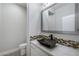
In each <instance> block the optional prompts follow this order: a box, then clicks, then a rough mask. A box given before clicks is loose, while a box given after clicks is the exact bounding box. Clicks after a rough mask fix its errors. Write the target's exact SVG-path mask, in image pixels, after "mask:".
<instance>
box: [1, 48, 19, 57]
mask: <svg viewBox="0 0 79 59" xmlns="http://www.w3.org/2000/svg"><path fill="white" fill-rule="evenodd" d="M17 55H18V56H19V55H20V48H14V49H11V50H8V51H4V52H1V53H0V56H17Z"/></svg>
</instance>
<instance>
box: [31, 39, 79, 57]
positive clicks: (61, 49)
mask: <svg viewBox="0 0 79 59" xmlns="http://www.w3.org/2000/svg"><path fill="white" fill-rule="evenodd" d="M31 44H33V45H35V46H36V47H37V48H39V49H41V50H42V51H44V52H45V53H47V54H48V55H50V56H53V55H54V56H79V48H77V49H74V48H71V47H67V46H63V45H60V44H56V47H55V48H52V49H50V48H46V47H44V46H42V45H41V44H40V43H39V42H38V41H37V40H33V41H31Z"/></svg>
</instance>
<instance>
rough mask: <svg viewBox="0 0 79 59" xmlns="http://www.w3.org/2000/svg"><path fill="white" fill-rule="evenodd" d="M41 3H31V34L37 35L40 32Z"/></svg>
mask: <svg viewBox="0 0 79 59" xmlns="http://www.w3.org/2000/svg"><path fill="white" fill-rule="evenodd" d="M40 6H41V5H40V4H37V3H30V4H29V34H30V36H32V35H37V34H39V33H40V29H41V26H40V23H41V22H40V10H41V8H40Z"/></svg>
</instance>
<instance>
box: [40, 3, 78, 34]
mask: <svg viewBox="0 0 79 59" xmlns="http://www.w3.org/2000/svg"><path fill="white" fill-rule="evenodd" d="M56 4H57V3H54V4H52V5H50V6H48V7H46V8H44V9H43V10H41V32H46V33H54V34H79V31H74V32H73V31H49V30H43V12H44V11H45V10H47V9H49V8H51V7H52V6H55V5H56ZM74 4H75V15H76V16H75V20H78V16H77V12H78V9H77V8H78V3H74ZM76 22H77V21H76ZM75 25H77V24H75Z"/></svg>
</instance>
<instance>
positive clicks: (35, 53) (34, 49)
mask: <svg viewBox="0 0 79 59" xmlns="http://www.w3.org/2000/svg"><path fill="white" fill-rule="evenodd" d="M31 56H48V55H47V54H46V53H45V52H43V51H41V50H40V49H39V48H38V47H36V46H34V45H33V44H31Z"/></svg>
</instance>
